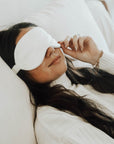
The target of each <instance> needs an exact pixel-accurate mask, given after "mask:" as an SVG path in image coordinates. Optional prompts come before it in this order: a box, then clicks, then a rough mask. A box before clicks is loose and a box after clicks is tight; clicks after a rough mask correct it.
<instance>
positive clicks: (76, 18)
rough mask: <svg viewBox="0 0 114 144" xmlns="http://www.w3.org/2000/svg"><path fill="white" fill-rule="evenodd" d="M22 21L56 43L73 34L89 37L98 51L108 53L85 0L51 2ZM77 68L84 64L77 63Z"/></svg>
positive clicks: (56, 0) (57, 0)
mask: <svg viewBox="0 0 114 144" xmlns="http://www.w3.org/2000/svg"><path fill="white" fill-rule="evenodd" d="M24 21H25V22H32V23H35V24H37V25H38V26H40V27H42V28H44V29H45V30H46V31H47V32H48V33H50V34H51V35H52V36H53V37H54V38H55V39H56V40H57V41H60V40H64V39H65V38H66V36H68V35H69V36H73V35H74V34H81V35H82V36H83V35H87V36H91V37H92V38H93V39H94V41H95V42H96V44H97V46H98V47H99V49H103V50H104V51H107V52H108V51H109V49H108V47H107V44H106V42H105V40H104V38H103V35H102V33H101V31H100V29H99V27H98V26H97V24H96V22H95V20H94V18H93V16H92V15H91V12H90V11H89V9H88V7H87V5H86V3H85V0H54V1H51V2H50V4H48V6H47V7H46V8H45V9H43V10H42V11H41V12H38V13H36V14H34V15H32V16H29V17H28V18H26V19H25V20H24ZM77 66H85V63H84V62H80V61H77ZM86 66H88V64H86Z"/></svg>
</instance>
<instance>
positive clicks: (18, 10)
mask: <svg viewBox="0 0 114 144" xmlns="http://www.w3.org/2000/svg"><path fill="white" fill-rule="evenodd" d="M50 1H51V0H0V29H1V28H2V27H3V26H5V25H6V26H7V25H12V24H14V23H16V22H19V21H21V19H23V18H24V17H26V16H28V15H30V14H31V13H34V12H38V11H39V10H41V8H42V7H44V6H45V5H46V4H47V3H48V2H50ZM106 1H107V2H108V4H109V7H110V9H111V13H112V18H113V20H114V0H106Z"/></svg>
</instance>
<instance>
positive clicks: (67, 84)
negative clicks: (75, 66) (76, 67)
mask: <svg viewBox="0 0 114 144" xmlns="http://www.w3.org/2000/svg"><path fill="white" fill-rule="evenodd" d="M57 84H61V85H63V86H64V87H65V88H69V87H70V86H71V81H70V79H69V78H68V77H67V75H66V73H64V74H62V75H61V76H60V77H59V78H57V79H56V80H54V81H53V82H51V83H50V86H51V87H52V86H54V85H57Z"/></svg>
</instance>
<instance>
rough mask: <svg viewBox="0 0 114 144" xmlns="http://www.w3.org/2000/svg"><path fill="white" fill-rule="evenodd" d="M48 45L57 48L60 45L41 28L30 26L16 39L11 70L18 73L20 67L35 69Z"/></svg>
mask: <svg viewBox="0 0 114 144" xmlns="http://www.w3.org/2000/svg"><path fill="white" fill-rule="evenodd" d="M48 47H53V48H57V47H60V44H58V43H57V42H56V40H55V39H53V38H52V37H51V36H50V35H49V34H48V33H47V32H46V31H44V30H43V29H42V28H40V27H35V28H32V29H31V30H30V31H28V32H27V33H26V34H25V35H24V36H23V37H22V38H21V39H20V40H19V41H18V43H17V45H16V47H15V51H14V59H15V65H14V66H13V68H12V70H13V71H14V72H15V73H18V72H19V70H21V69H22V70H32V69H35V68H36V67H38V66H39V65H40V64H41V63H42V61H43V59H44V56H45V53H46V50H47V48H48Z"/></svg>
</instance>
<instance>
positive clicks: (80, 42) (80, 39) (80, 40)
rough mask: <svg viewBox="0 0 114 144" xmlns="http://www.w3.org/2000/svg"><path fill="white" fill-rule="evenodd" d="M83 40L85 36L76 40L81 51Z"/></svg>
mask: <svg viewBox="0 0 114 144" xmlns="http://www.w3.org/2000/svg"><path fill="white" fill-rule="evenodd" d="M84 41H85V37H80V38H79V40H78V44H79V48H80V51H81V52H82V51H83V49H84Z"/></svg>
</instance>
